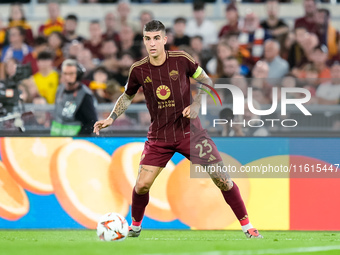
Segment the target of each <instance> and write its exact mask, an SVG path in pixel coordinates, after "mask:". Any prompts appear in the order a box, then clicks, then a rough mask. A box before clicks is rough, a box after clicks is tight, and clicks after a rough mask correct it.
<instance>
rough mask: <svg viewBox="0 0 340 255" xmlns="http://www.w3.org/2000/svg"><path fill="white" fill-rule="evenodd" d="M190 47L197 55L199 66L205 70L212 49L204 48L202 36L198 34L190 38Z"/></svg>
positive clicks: (211, 55)
mask: <svg viewBox="0 0 340 255" xmlns="http://www.w3.org/2000/svg"><path fill="white" fill-rule="evenodd" d="M190 47H191V48H192V49H193V51H194V52H195V54H197V55H198V57H199V63H200V66H201V67H202V68H203V69H204V70H205V69H206V64H207V63H208V61H209V60H210V59H211V58H212V57H213V54H212V51H211V50H210V49H208V48H204V44H203V38H202V36H200V35H196V36H193V37H191V38H190Z"/></svg>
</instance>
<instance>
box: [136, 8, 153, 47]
mask: <svg viewBox="0 0 340 255" xmlns="http://www.w3.org/2000/svg"><path fill="white" fill-rule="evenodd" d="M151 20H153V13H152V12H151V11H147V10H143V11H141V13H140V14H139V30H137V32H136V34H135V38H134V41H135V44H136V45H139V44H140V45H142V43H143V30H144V25H145V24H146V23H148V22H149V21H151Z"/></svg>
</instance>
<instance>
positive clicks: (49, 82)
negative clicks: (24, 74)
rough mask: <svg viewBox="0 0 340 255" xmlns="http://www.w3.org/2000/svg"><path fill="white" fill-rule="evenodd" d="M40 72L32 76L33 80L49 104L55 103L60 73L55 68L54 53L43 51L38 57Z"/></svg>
mask: <svg viewBox="0 0 340 255" xmlns="http://www.w3.org/2000/svg"><path fill="white" fill-rule="evenodd" d="M37 61H38V70H39V71H38V72H37V73H36V74H34V75H33V76H32V78H33V82H34V84H35V86H36V88H37V90H38V93H39V95H40V96H42V97H43V98H45V99H46V102H47V103H48V104H54V101H55V96H56V93H57V89H58V85H59V74H58V72H56V71H55V70H54V69H53V55H52V54H51V53H50V52H47V51H42V52H40V53H39V55H38V58H37Z"/></svg>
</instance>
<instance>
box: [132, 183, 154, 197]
mask: <svg viewBox="0 0 340 255" xmlns="http://www.w3.org/2000/svg"><path fill="white" fill-rule="evenodd" d="M150 187H151V183H148V182H141V181H140V182H137V183H136V186H135V190H136V193H137V194H139V195H142V194H145V193H147V192H148V191H149V190H150Z"/></svg>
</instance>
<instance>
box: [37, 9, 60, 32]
mask: <svg viewBox="0 0 340 255" xmlns="http://www.w3.org/2000/svg"><path fill="white" fill-rule="evenodd" d="M47 11H48V16H49V18H48V20H47V21H46V22H45V23H44V24H43V25H41V26H40V27H39V35H42V36H46V37H47V36H49V35H50V34H51V33H53V32H59V33H62V32H63V29H64V20H63V18H62V17H61V16H60V8H59V4H58V3H57V2H51V3H49V4H48V5H47Z"/></svg>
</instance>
